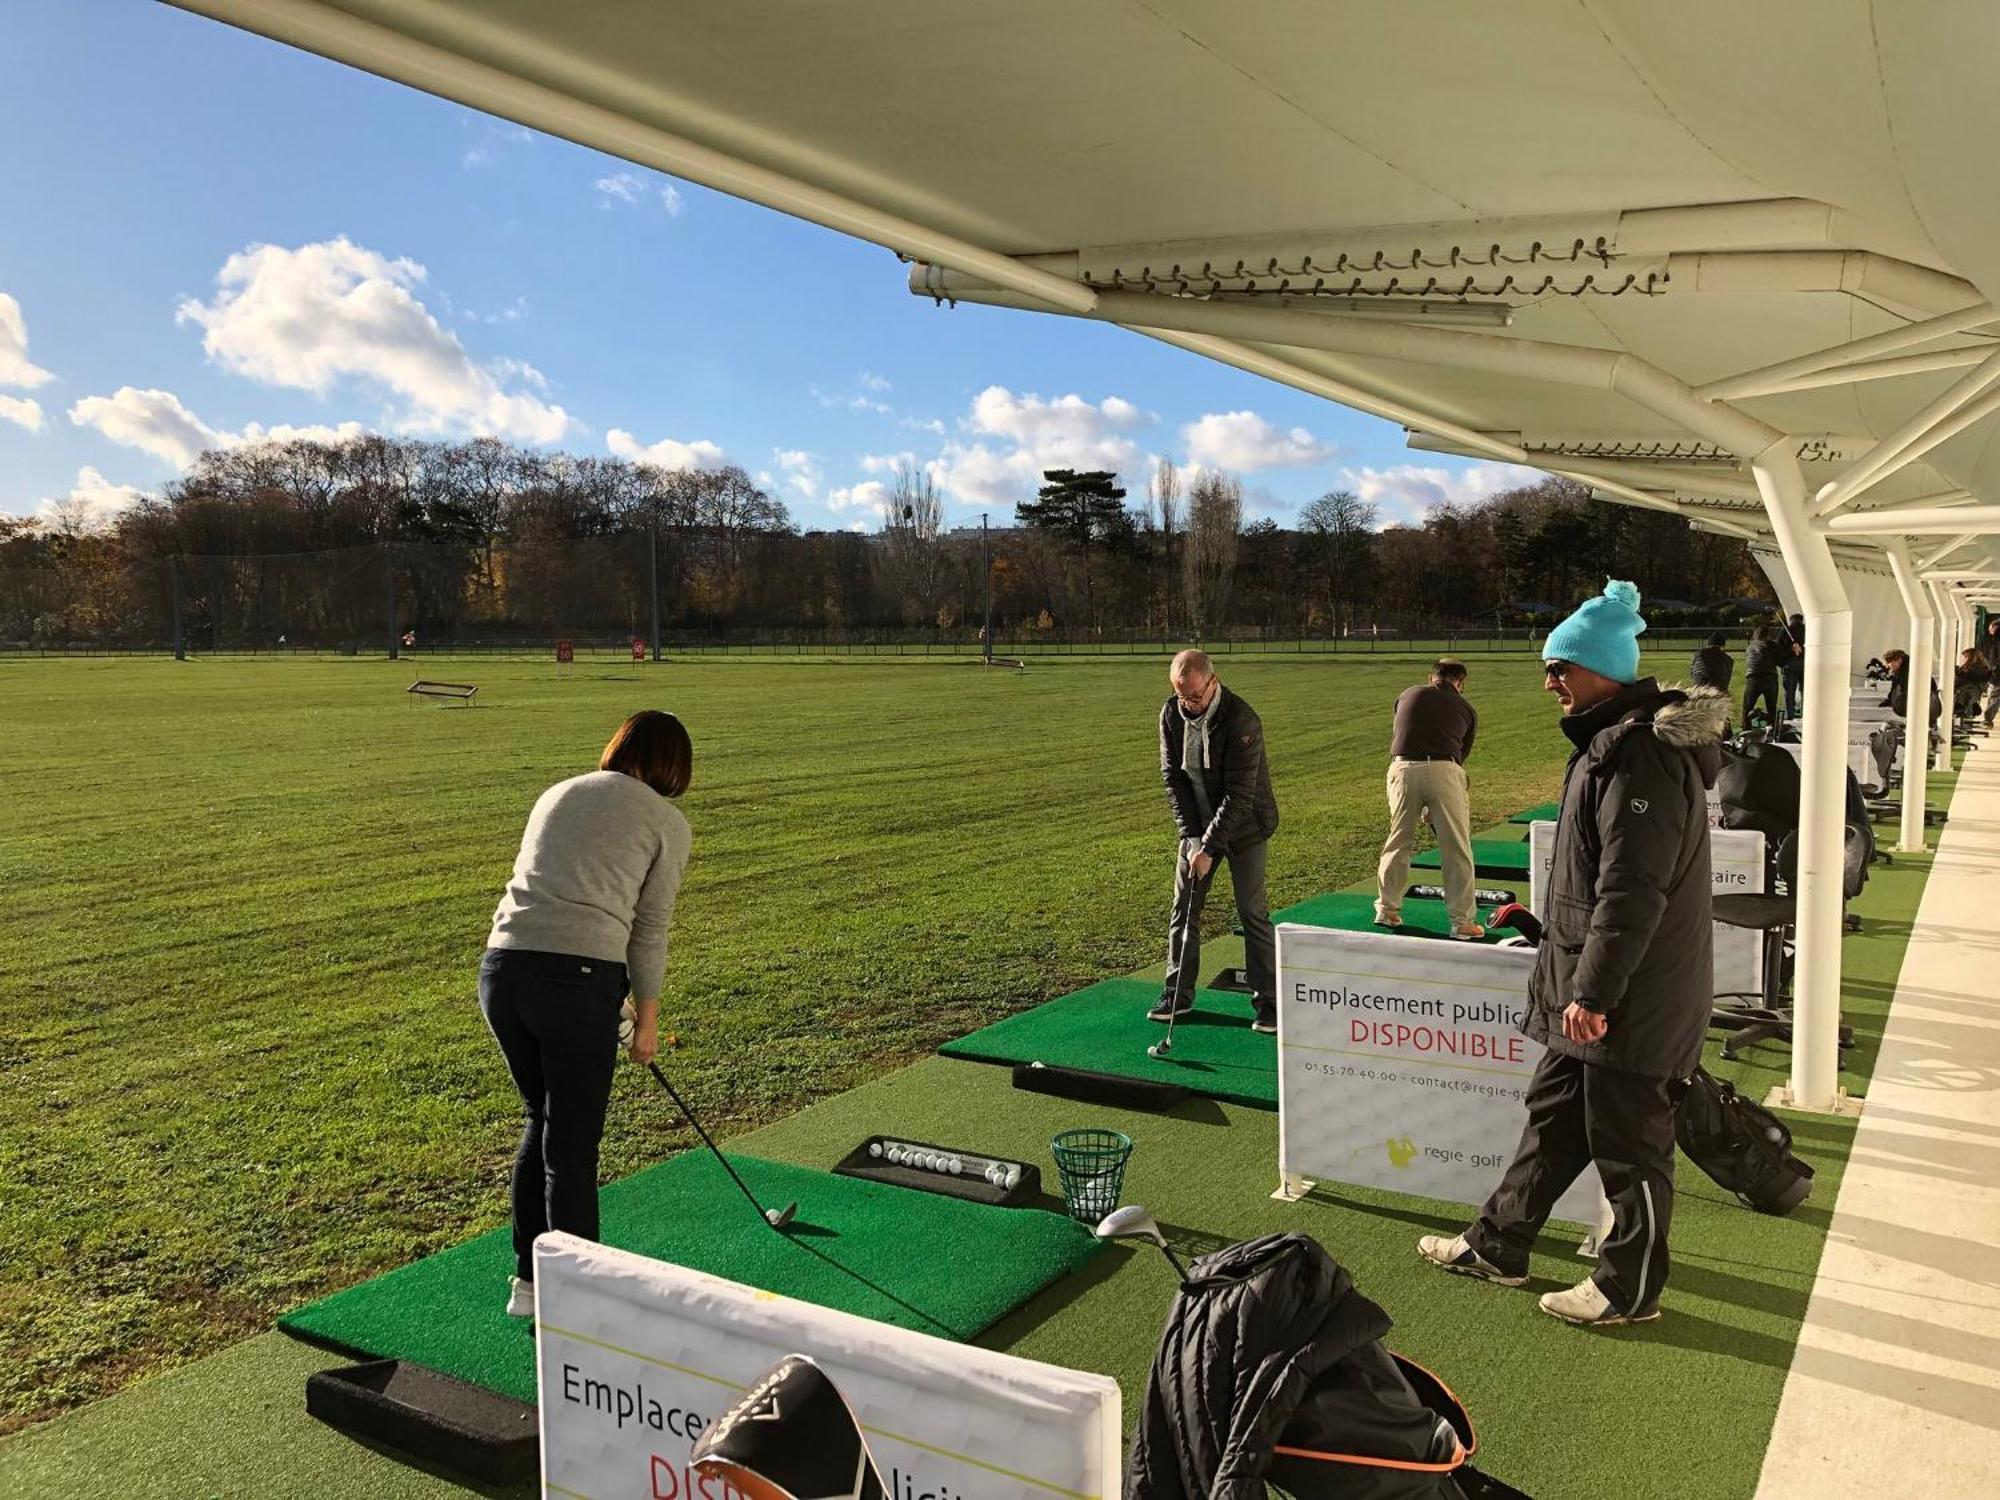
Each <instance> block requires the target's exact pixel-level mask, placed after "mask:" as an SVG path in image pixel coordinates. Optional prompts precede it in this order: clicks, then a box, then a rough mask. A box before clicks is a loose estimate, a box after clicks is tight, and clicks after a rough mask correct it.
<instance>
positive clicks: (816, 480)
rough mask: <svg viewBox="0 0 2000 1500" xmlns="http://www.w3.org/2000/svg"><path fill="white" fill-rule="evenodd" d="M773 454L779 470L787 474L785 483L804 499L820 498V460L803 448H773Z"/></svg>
mask: <svg viewBox="0 0 2000 1500" xmlns="http://www.w3.org/2000/svg"><path fill="white" fill-rule="evenodd" d="M771 456H772V458H773V459H775V460H776V461H777V465H778V472H779V473H781V474H783V475H784V476H785V483H786V484H787V485H788V486H789V487H790V488H791V489H792V491H793V493H795V494H796V495H798V497H799V498H800V499H802V500H816V499H818V498H819V484H820V477H821V476H820V470H819V460H818V458H816V457H815V456H814V455H812V454H810V453H808V452H806V451H805V450H804V449H803V448H773V449H772V450H771Z"/></svg>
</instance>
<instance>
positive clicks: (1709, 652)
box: [1688, 646, 1736, 693]
mask: <svg viewBox="0 0 2000 1500" xmlns="http://www.w3.org/2000/svg"><path fill="white" fill-rule="evenodd" d="M1735 675H1736V658H1735V657H1733V656H1731V655H1730V654H1729V653H1728V652H1727V651H1725V650H1723V649H1722V648H1721V647H1720V646H1703V647H1702V648H1701V649H1700V650H1699V651H1697V652H1695V654H1694V658H1693V660H1691V661H1690V662H1689V663H1688V681H1689V682H1691V683H1693V684H1694V685H1695V686H1696V687H1712V688H1714V689H1715V690H1716V691H1717V692H1722V693H1726V692H1728V691H1729V679H1730V678H1732V677H1734V676H1735Z"/></svg>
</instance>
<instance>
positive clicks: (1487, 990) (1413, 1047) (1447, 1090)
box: [1278, 922, 1601, 1224]
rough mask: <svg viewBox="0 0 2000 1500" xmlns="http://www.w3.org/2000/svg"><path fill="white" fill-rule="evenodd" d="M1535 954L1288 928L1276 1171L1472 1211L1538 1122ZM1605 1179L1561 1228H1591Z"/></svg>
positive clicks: (1590, 1182)
mask: <svg viewBox="0 0 2000 1500" xmlns="http://www.w3.org/2000/svg"><path fill="white" fill-rule="evenodd" d="M1534 967H1535V955H1534V952H1533V950H1532V949H1527V948H1501V947H1494V946H1491V945H1487V944H1472V943H1466V944H1459V943H1447V942H1434V941H1428V940H1424V939H1419V938H1411V937H1404V936H1395V935H1391V934H1388V933H1374V932H1338V931H1334V930H1332V929H1330V928H1324V927H1305V926H1300V925H1297V924H1294V923H1289V922H1288V923H1286V924H1284V925H1283V926H1281V927H1279V928H1278V1170H1279V1174H1280V1177H1281V1179H1282V1185H1283V1186H1282V1190H1283V1191H1286V1192H1288V1193H1291V1194H1294V1195H1296V1194H1297V1193H1298V1192H1300V1191H1302V1190H1303V1184H1304V1182H1305V1181H1306V1180H1309V1179H1316V1180H1319V1181H1324V1182H1344V1183H1351V1184H1353V1185H1355V1186H1359V1187H1371V1188H1388V1189H1392V1190H1394V1191H1396V1192H1402V1193H1411V1194H1414V1195H1416V1196H1418V1197H1424V1198H1442V1199H1446V1200H1448V1201H1450V1202H1453V1203H1462V1204H1465V1205H1468V1206H1477V1205H1478V1204H1480V1203H1482V1202H1484V1201H1485V1199H1486V1196H1487V1194H1489V1193H1491V1192H1492V1191H1493V1188H1494V1186H1495V1185H1496V1184H1497V1183H1498V1182H1499V1180H1500V1174H1501V1173H1502V1172H1503V1171H1505V1170H1506V1166H1507V1162H1508V1160H1509V1158H1510V1157H1511V1156H1512V1154H1513V1151H1514V1145H1515V1142H1516V1141H1518V1140H1519V1139H1520V1136H1521V1126H1522V1124H1523V1123H1524V1122H1525V1121H1526V1119H1527V1112H1526V1109H1525V1107H1524V1106H1523V1104H1522V1095H1523V1093H1524V1092H1525V1091H1526V1089H1527V1085H1528V1079H1529V1076H1530V1075H1531V1074H1532V1073H1533V1072H1534V1070H1535V1065H1536V1063H1538V1062H1539V1061H1540V1060H1541V1056H1542V1050H1543V1049H1542V1047H1541V1046H1540V1044H1539V1043H1536V1042H1532V1041H1530V1040H1529V1039H1528V1038H1527V1037H1525V1036H1523V1035H1521V1032H1520V1029H1519V1028H1520V1022H1521V1016H1522V1014H1523V1012H1524V1011H1525V1009H1526V1007H1527V991H1528V976H1529V974H1531V973H1532V972H1533V971H1534ZM1600 1196H1601V1190H1600V1188H1599V1185H1598V1180H1597V1172H1596V1169H1595V1168H1590V1169H1587V1170H1585V1172H1584V1173H1583V1175H1582V1176H1581V1177H1579V1178H1578V1179H1577V1180H1576V1182H1575V1183H1574V1184H1573V1185H1572V1186H1571V1188H1570V1189H1569V1191H1568V1192H1567V1193H1565V1194H1564V1195H1563V1197H1562V1199H1561V1201H1560V1202H1559V1203H1558V1204H1557V1205H1556V1211H1555V1217H1556V1218H1558V1219H1567V1220H1570V1221H1572V1222H1574V1223H1578V1224H1590V1223H1593V1222H1595V1221H1596V1218H1597V1205H1598V1202H1599V1198H1600Z"/></svg>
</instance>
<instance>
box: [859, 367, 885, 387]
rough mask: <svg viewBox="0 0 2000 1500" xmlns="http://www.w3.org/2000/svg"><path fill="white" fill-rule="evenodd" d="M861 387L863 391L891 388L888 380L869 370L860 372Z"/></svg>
mask: <svg viewBox="0 0 2000 1500" xmlns="http://www.w3.org/2000/svg"><path fill="white" fill-rule="evenodd" d="M861 389H862V390H864V391H887V390H890V389H892V387H891V386H890V384H889V382H888V381H887V380H885V379H883V378H882V377H881V376H880V375H877V374H875V373H873V372H872V371H869V370H863V371H862V372H861Z"/></svg>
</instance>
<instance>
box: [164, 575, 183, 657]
mask: <svg viewBox="0 0 2000 1500" xmlns="http://www.w3.org/2000/svg"><path fill="white" fill-rule="evenodd" d="M167 592H168V594H169V596H170V597H171V599H172V601H173V611H174V660H175V661H186V660H187V659H188V654H187V631H186V629H185V628H184V627H183V626H182V624H181V562H180V559H179V558H177V557H169V558H168V559H167Z"/></svg>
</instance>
